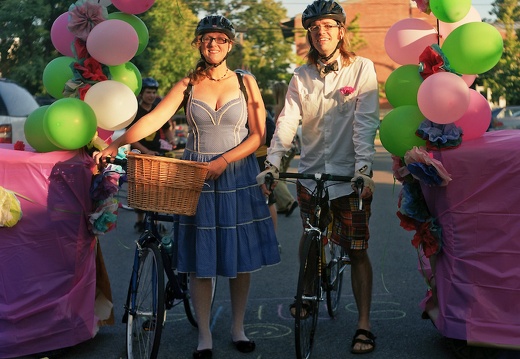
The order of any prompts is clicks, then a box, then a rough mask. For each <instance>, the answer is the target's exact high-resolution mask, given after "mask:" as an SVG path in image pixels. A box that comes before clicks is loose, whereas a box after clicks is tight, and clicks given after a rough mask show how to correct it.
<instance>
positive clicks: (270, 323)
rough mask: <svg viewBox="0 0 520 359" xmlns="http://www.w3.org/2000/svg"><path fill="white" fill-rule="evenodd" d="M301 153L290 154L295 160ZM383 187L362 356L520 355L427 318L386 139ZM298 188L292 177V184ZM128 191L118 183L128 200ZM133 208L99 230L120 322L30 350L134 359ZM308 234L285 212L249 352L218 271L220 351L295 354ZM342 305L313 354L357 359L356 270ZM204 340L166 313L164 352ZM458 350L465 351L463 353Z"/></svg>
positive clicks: (254, 302)
mask: <svg viewBox="0 0 520 359" xmlns="http://www.w3.org/2000/svg"><path fill="white" fill-rule="evenodd" d="M296 161H297V159H295V160H294V161H293V163H292V165H293V166H295V165H296ZM374 168H375V175H374V178H375V181H376V186H377V189H376V193H375V197H374V202H373V215H372V218H371V239H370V249H369V253H370V256H371V259H372V265H373V270H374V286H373V302H372V310H371V320H372V331H373V333H374V334H375V335H376V336H377V340H376V342H377V347H376V350H375V351H374V352H373V353H371V354H366V355H363V356H362V357H363V358H367V359H369V358H428V359H446V358H448V359H449V358H461V357H464V358H486V359H487V358H499V359H505V358H520V355H519V354H520V352H514V351H504V350H490V349H481V348H478V350H476V351H475V350H474V349H475V348H467V347H465V346H461V345H455V344H458V343H457V342H454V341H452V340H449V339H446V338H444V337H442V336H441V335H440V333H439V332H438V331H437V329H436V328H435V327H434V326H433V325H432V323H431V322H430V321H429V320H425V319H421V309H420V308H419V302H420V301H421V300H422V299H423V298H424V295H425V292H426V289H427V287H426V284H425V282H424V280H423V279H422V278H421V275H420V273H419V271H418V266H417V252H416V250H415V248H413V247H412V245H411V243H410V241H411V238H412V233H410V232H406V231H405V230H403V229H402V228H401V227H400V226H399V220H398V218H397V216H396V215H395V212H396V210H397V196H398V193H399V190H400V184H399V183H396V184H395V185H394V181H393V177H392V173H391V159H390V155H389V154H388V153H387V152H386V151H385V150H384V149H383V148H382V147H381V146H378V153H377V157H376V161H375V166H374ZM289 188H291V189H292V190H293V191H294V185H289ZM125 195H126V193H125V191H124V190H123V191H121V192H120V196H121V197H122V201H123V202H125V198H124V197H125ZM134 221H135V214H134V213H133V212H132V211H128V210H123V209H122V210H121V211H120V213H119V219H118V228H117V229H116V230H114V231H112V232H109V233H108V234H106V235H104V236H101V237H100V238H99V241H100V245H101V248H102V251H103V255H104V259H105V262H106V266H107V270H108V273H109V277H110V281H111V285H112V292H113V300H114V311H115V316H116V324H115V325H114V326H108V327H102V328H100V330H99V332H98V334H97V335H96V336H95V337H94V338H93V339H92V340H89V341H87V342H84V343H81V344H79V345H77V346H75V347H72V348H67V349H64V350H58V351H54V352H50V353H43V354H40V355H35V356H30V357H26V358H25V359H27V358H43V357H48V358H52V359H54V358H60V359H90V358H104V359H119V358H126V352H125V329H126V328H125V325H124V324H121V317H122V313H123V302H124V299H125V295H126V290H127V285H128V280H129V278H130V271H131V263H132V257H133V251H134V245H133V243H134V241H135V239H137V235H136V233H135V232H134V230H133V228H132V227H133V223H134ZM299 233H300V219H299V215H298V211H295V212H294V213H293V215H292V216H291V217H285V216H283V215H282V216H279V228H278V238H279V242H280V244H281V255H282V262H281V263H280V264H278V265H276V266H273V267H268V268H264V269H263V270H261V271H258V272H256V273H254V274H253V276H252V278H253V280H252V288H251V293H250V300H249V307H248V311H247V317H246V323H247V327H246V331H247V334H248V335H249V338H250V339H253V340H255V341H256V343H257V349H256V351H254V352H253V353H251V354H241V353H239V352H237V351H236V350H235V349H234V347H233V346H232V344H231V337H230V334H229V326H230V302H229V295H228V293H229V292H228V283H227V281H226V280H224V279H222V278H221V279H219V281H218V289H217V297H216V300H215V305H214V314H213V320H212V331H213V333H214V353H213V354H214V355H213V357H214V358H216V359H218V358H221V359H224V358H225V359H232V358H250V359H253V358H254V359H285V358H295V350H294V331H293V328H294V320H293V319H292V318H291V317H290V315H289V311H288V306H289V304H290V303H291V302H292V300H293V297H294V294H295V292H296V279H297V269H298V265H297V262H298V261H297V257H296V253H297V242H298V238H299ZM343 288H344V290H343V295H342V298H341V308H340V310H339V315H338V317H337V318H336V319H330V318H329V317H328V315H327V313H326V311H325V310H323V308H322V311H321V313H320V320H319V323H318V332H317V335H316V339H315V348H314V351H313V355H312V358H317V359H322V358H350V357H357V356H355V355H353V354H350V342H351V338H352V336H353V334H354V332H355V330H356V318H357V314H356V306H355V303H354V299H353V296H352V292H351V290H350V280H349V277H348V276H345V278H344V286H343ZM196 345H197V331H196V329H195V328H193V327H191V325H190V324H189V323H188V321H187V320H186V317H185V315H184V312H183V308H181V307H176V308H174V309H172V310H170V311H169V312H168V316H167V322H166V326H165V330H164V331H163V335H162V343H161V347H160V353H159V358H161V359H166V358H168V359H170V358H178V359H189V358H191V357H192V352H193V350H194V349H195V348H196ZM456 353H458V354H457V355H456Z"/></svg>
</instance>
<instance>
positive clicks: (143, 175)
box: [127, 153, 208, 216]
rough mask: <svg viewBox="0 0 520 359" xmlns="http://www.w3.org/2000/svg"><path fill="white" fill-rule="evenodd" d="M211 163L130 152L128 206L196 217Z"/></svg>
mask: <svg viewBox="0 0 520 359" xmlns="http://www.w3.org/2000/svg"><path fill="white" fill-rule="evenodd" d="M207 167H208V164H207V163H202V162H194V161H185V160H177V159H174V158H168V157H159V156H150V155H142V154H133V153H130V154H128V165H127V176H128V205H129V206H130V207H133V208H138V209H141V210H144V211H153V212H161V213H175V214H183V215H188V216H193V215H194V214H195V212H196V210H197V203H198V201H199V197H200V192H201V191H202V186H203V185H204V179H205V178H206V174H207V173H208V168H207Z"/></svg>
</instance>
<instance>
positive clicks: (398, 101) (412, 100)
mask: <svg viewBox="0 0 520 359" xmlns="http://www.w3.org/2000/svg"><path fill="white" fill-rule="evenodd" d="M422 82H423V79H422V77H421V75H419V66H417V65H403V66H401V67H398V68H397V69H395V70H394V71H392V73H391V74H390V76H388V79H387V80H386V82H385V93H386V98H387V100H388V102H390V104H391V105H392V106H393V107H399V106H405V105H415V106H417V92H418V91H419V86H421V83H422Z"/></svg>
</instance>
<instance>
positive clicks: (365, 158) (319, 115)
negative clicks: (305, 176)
mask: <svg viewBox="0 0 520 359" xmlns="http://www.w3.org/2000/svg"><path fill="white" fill-rule="evenodd" d="M345 22H346V14H345V12H344V10H343V8H342V7H341V6H340V5H339V4H338V3H336V2H335V1H332V0H316V1H314V2H313V3H312V4H310V5H309V6H307V8H306V9H305V11H304V12H303V14H302V23H303V27H304V28H305V29H307V40H308V41H309V44H310V45H311V48H310V51H309V54H308V57H307V58H308V61H307V64H305V65H303V66H301V67H299V68H297V69H296V70H295V72H294V75H293V78H292V79H291V81H290V83H289V90H288V92H287V95H286V98H285V105H284V109H283V110H282V112H281V114H280V117H279V118H278V122H277V126H276V131H275V134H274V136H273V139H272V141H271V145H270V147H269V149H268V152H267V160H266V170H265V171H263V172H262V173H260V175H259V176H258V181H259V183H262V180H263V178H264V177H265V174H266V173H267V172H271V173H273V174H274V176H275V177H276V175H277V172H278V168H279V166H280V160H281V158H282V157H283V156H284V154H285V153H286V152H287V150H288V149H290V147H291V142H292V140H293V138H294V135H295V133H296V130H297V127H298V125H299V123H300V121H301V123H302V139H301V141H302V142H301V143H302V148H301V155H300V162H299V168H298V172H300V173H318V172H320V173H330V174H333V175H342V176H352V177H353V178H354V179H353V182H354V181H355V179H358V178H362V179H363V182H364V188H363V192H362V194H361V198H362V200H363V212H360V211H359V209H358V206H359V198H358V194H357V193H356V191H354V190H353V187H352V185H351V184H350V183H338V184H336V185H334V186H331V187H329V200H330V212H332V214H333V218H334V223H333V233H332V237H331V238H332V240H334V241H336V242H337V243H340V245H341V246H342V247H344V248H345V250H346V251H347V253H348V255H349V257H350V259H351V263H352V266H351V268H352V290H353V293H354V297H355V300H356V304H357V307H358V312H359V317H358V323H357V327H358V330H357V331H356V333H355V335H354V338H353V340H352V348H351V352H352V353H356V354H363V353H369V352H371V351H373V350H374V348H375V336H374V335H373V334H372V333H371V332H370V320H369V313H370V305H371V297H372V265H371V263H370V259H369V256H368V253H367V249H368V239H369V230H368V220H369V218H370V204H371V201H372V194H373V191H374V182H373V181H372V179H371V176H372V163H373V160H374V154H375V152H376V151H375V146H374V139H375V136H376V131H377V129H378V127H379V95H378V83H377V78H376V73H375V68H374V64H373V62H372V61H370V60H369V59H366V58H363V57H360V56H356V55H355V54H354V53H353V52H351V51H349V49H348V40H347V39H346V38H345V35H346V27H345ZM329 184H330V183H329ZM314 187H315V182H314V181H312V180H301V181H298V183H297V192H298V202H299V204H300V212H301V217H302V223H303V225H304V226H305V219H306V218H307V217H309V216H310V215H312V210H313V206H312V204H311V203H312V202H311V194H310V193H311V192H312V190H313V189H314ZM327 209H328V208H324V210H327ZM360 214H361V215H360ZM329 217H330V214H329ZM291 309H292V310H291V314H292V315H294V312H295V309H294V305H293V306H291Z"/></svg>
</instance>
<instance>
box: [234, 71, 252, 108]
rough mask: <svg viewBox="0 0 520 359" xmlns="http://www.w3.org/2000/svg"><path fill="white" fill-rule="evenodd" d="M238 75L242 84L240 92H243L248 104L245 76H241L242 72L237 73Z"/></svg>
mask: <svg viewBox="0 0 520 359" xmlns="http://www.w3.org/2000/svg"><path fill="white" fill-rule="evenodd" d="M235 73H236V74H237V77H238V83H239V84H240V90H241V91H242V93H243V94H244V98H245V99H246V103H247V101H248V99H249V98H248V96H247V90H246V87H245V85H244V77H243V76H244V74H241V73H240V72H235Z"/></svg>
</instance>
